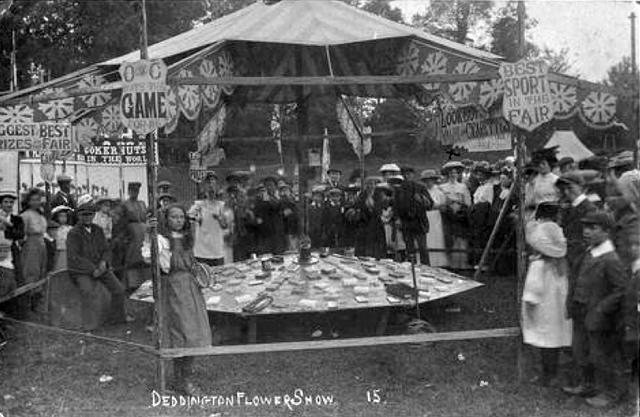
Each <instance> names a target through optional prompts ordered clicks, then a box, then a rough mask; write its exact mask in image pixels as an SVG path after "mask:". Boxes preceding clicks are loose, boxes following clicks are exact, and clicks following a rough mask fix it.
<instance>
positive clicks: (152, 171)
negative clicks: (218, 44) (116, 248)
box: [140, 0, 167, 393]
mask: <svg viewBox="0 0 640 417" xmlns="http://www.w3.org/2000/svg"><path fill="white" fill-rule="evenodd" d="M140 15H141V16H140V59H149V53H148V49H147V9H146V1H145V0H141V8H140ZM157 137H158V135H157V131H156V132H152V133H150V134H147V135H146V136H145V142H146V150H147V199H148V202H149V210H150V212H151V216H152V217H153V218H154V219H157V218H158V206H157V204H156V183H157V182H158V167H157V161H156V156H157V145H158V144H157ZM149 239H150V241H151V242H152V244H151V281H152V283H153V299H154V301H155V302H154V303H153V306H154V316H155V320H154V322H155V326H156V331H155V339H156V340H155V344H156V348H157V349H158V350H161V349H163V348H165V344H164V342H165V338H164V330H165V326H164V319H165V317H164V305H165V303H164V291H162V280H161V279H160V264H159V263H158V244H157V242H158V230H157V227H156V226H155V225H153V226H151V227H150V228H149ZM166 364H167V363H166V361H165V360H164V359H162V358H160V357H158V363H157V368H156V382H157V385H158V390H159V391H160V393H164V392H165V391H166V388H167V387H166V380H167V378H166V377H167V375H166V374H167V372H166Z"/></svg>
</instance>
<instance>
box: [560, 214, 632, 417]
mask: <svg viewBox="0 0 640 417" xmlns="http://www.w3.org/2000/svg"><path fill="white" fill-rule="evenodd" d="M581 221H582V223H583V225H584V239H585V241H586V242H587V244H588V247H587V249H586V250H585V252H584V253H582V254H581V258H580V260H579V262H578V265H577V267H578V268H577V271H578V273H577V276H576V280H575V281H573V282H570V285H569V293H568V297H567V309H568V313H569V316H570V317H571V318H572V319H573V343H572V347H573V356H574V360H575V362H576V364H577V365H578V366H579V367H580V371H581V378H580V383H579V384H578V385H577V386H572V387H564V388H563V390H564V391H565V392H566V393H568V394H571V395H578V396H582V397H586V398H587V404H589V405H591V406H593V407H598V408H604V407H608V406H610V405H612V404H614V403H615V402H617V401H618V400H619V399H620V398H621V396H622V394H623V393H624V391H625V382H624V379H623V378H622V374H623V369H622V366H621V365H622V364H621V362H620V361H619V357H618V354H619V353H620V351H619V348H620V339H619V335H618V328H617V319H618V315H619V313H620V308H621V303H622V299H623V297H624V293H625V287H626V285H627V280H628V276H627V273H626V272H625V269H624V267H623V265H622V263H621V262H620V258H619V257H618V254H617V253H616V250H615V247H614V246H613V243H612V242H611V240H610V238H609V232H610V231H611V229H612V227H613V219H612V217H611V216H610V215H609V213H606V212H604V211H595V212H592V213H589V214H587V215H586V216H585V217H583V218H582V220H581Z"/></svg>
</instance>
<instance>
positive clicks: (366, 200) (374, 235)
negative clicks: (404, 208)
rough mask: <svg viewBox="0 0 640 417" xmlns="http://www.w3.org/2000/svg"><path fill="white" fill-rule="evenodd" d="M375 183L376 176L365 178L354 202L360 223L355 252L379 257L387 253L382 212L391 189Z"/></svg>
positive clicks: (389, 196) (391, 192) (386, 204)
mask: <svg viewBox="0 0 640 417" xmlns="http://www.w3.org/2000/svg"><path fill="white" fill-rule="evenodd" d="M377 184H378V181H377V178H373V177H369V178H367V179H366V180H365V184H364V190H363V192H362V193H361V194H360V196H359V198H358V201H357V202H356V206H355V207H356V210H357V211H358V215H359V218H360V223H359V227H358V229H357V233H356V240H355V254H356V256H367V257H371V258H375V259H381V258H384V257H385V256H386V254H387V253H386V252H387V247H386V239H385V231H384V224H383V222H382V212H383V210H384V208H386V207H388V206H389V205H390V202H391V200H392V195H393V191H392V189H391V187H389V186H388V185H386V184H385V185H384V186H382V187H378V186H377Z"/></svg>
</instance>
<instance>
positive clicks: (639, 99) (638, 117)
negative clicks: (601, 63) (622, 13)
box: [629, 12, 640, 169]
mask: <svg viewBox="0 0 640 417" xmlns="http://www.w3.org/2000/svg"><path fill="white" fill-rule="evenodd" d="M629 19H630V20H631V74H633V76H634V77H635V79H636V80H637V79H638V65H637V63H636V14H635V13H633V12H631V14H630V15H629ZM634 101H635V103H634ZM634 105H637V106H638V109H637V110H636V111H635V112H633V114H634V117H635V129H636V137H635V138H633V139H634V143H635V152H634V153H633V162H634V166H635V167H636V169H637V168H639V167H640V165H639V162H640V161H638V159H639V157H638V152H639V149H638V148H640V114H638V113H640V83H639V84H637V88H636V91H634V92H633V99H632V100H631V106H632V107H633V106H634ZM631 131H632V132H633V129H632V130H631Z"/></svg>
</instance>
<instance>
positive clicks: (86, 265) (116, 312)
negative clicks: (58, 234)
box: [67, 202, 127, 323]
mask: <svg viewBox="0 0 640 417" xmlns="http://www.w3.org/2000/svg"><path fill="white" fill-rule="evenodd" d="M77 213H78V223H77V224H76V225H75V226H74V228H73V229H71V230H70V231H69V235H68V236H67V262H68V269H69V274H70V275H71V277H72V278H74V279H75V281H76V283H77V285H78V288H79V289H80V291H81V292H82V294H83V296H84V297H85V298H89V297H90V296H91V291H92V287H93V286H92V285H91V280H98V281H100V282H101V283H102V284H103V285H104V286H105V287H106V288H107V290H109V292H110V293H111V320H110V321H111V322H113V323H124V322H126V321H127V316H126V314H125V309H124V299H125V288H124V286H123V285H122V283H121V282H120V280H119V279H118V278H117V277H116V276H115V275H114V274H113V272H112V271H111V270H110V268H109V263H110V258H111V256H110V251H109V244H108V243H107V239H106V238H105V237H104V233H103V231H102V228H100V226H97V225H95V224H93V216H94V215H95V213H96V207H95V205H94V204H93V202H87V203H84V204H82V205H81V206H80V207H78V211H77Z"/></svg>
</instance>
